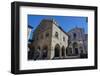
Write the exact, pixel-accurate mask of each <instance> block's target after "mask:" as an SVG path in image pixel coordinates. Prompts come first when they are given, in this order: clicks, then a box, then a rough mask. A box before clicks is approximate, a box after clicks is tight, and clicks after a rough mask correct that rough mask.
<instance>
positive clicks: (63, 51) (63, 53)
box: [61, 46, 65, 57]
mask: <svg viewBox="0 0 100 76" xmlns="http://www.w3.org/2000/svg"><path fill="white" fill-rule="evenodd" d="M61 51H62V56H63V57H64V56H65V47H64V46H62V48H61Z"/></svg>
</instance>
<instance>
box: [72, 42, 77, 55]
mask: <svg viewBox="0 0 100 76" xmlns="http://www.w3.org/2000/svg"><path fill="white" fill-rule="evenodd" d="M73 50H74V54H75V55H78V44H77V43H76V42H74V43H73Z"/></svg>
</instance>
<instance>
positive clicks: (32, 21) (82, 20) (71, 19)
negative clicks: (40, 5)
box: [28, 15, 88, 33]
mask: <svg viewBox="0 0 100 76" xmlns="http://www.w3.org/2000/svg"><path fill="white" fill-rule="evenodd" d="M50 18H53V19H54V20H55V21H56V22H57V23H58V25H59V26H61V27H62V29H63V30H64V31H65V32H68V31H70V30H71V29H73V28H75V27H79V28H84V31H85V33H87V32H88V22H87V17H78V16H53V15H28V25H30V26H32V27H33V31H34V30H35V28H36V27H37V26H38V25H39V23H40V22H41V20H43V19H50Z"/></svg>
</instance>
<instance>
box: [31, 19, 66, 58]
mask: <svg viewBox="0 0 100 76" xmlns="http://www.w3.org/2000/svg"><path fill="white" fill-rule="evenodd" d="M32 45H33V47H34V49H35V50H37V49H38V50H39V51H40V57H39V58H40V59H41V58H44V59H56V58H64V57H66V48H67V46H68V35H67V34H66V33H65V32H64V31H63V30H62V29H61V27H59V25H58V24H57V23H56V22H55V21H54V20H53V19H44V20H42V21H41V22H40V24H39V26H38V27H37V28H36V29H35V31H34V32H33V43H32Z"/></svg>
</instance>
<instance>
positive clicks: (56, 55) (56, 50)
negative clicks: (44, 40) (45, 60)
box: [54, 44, 60, 57]
mask: <svg viewBox="0 0 100 76" xmlns="http://www.w3.org/2000/svg"><path fill="white" fill-rule="evenodd" d="M54 56H55V57H59V56H60V45H59V44H56V46H55V53H54Z"/></svg>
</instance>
